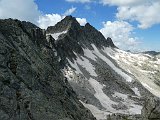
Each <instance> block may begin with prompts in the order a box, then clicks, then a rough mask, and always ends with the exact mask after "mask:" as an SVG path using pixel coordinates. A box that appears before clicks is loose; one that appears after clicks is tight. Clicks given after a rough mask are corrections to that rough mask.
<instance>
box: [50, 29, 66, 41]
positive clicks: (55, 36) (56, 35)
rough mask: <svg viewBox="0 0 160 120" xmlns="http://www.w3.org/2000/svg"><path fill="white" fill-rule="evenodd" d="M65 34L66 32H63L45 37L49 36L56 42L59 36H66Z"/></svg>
mask: <svg viewBox="0 0 160 120" xmlns="http://www.w3.org/2000/svg"><path fill="white" fill-rule="evenodd" d="M66 33H67V30H66V31H63V32H59V33H54V34H47V35H51V36H52V37H53V38H54V39H55V40H57V39H58V37H59V36H60V35H62V34H66Z"/></svg>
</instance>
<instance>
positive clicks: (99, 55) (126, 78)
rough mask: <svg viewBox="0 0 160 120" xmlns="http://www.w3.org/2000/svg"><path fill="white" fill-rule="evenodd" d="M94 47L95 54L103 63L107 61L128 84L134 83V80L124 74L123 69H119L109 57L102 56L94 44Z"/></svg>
mask: <svg viewBox="0 0 160 120" xmlns="http://www.w3.org/2000/svg"><path fill="white" fill-rule="evenodd" d="M92 47H93V48H94V53H95V54H96V55H97V56H98V57H99V58H101V59H102V60H103V61H105V62H106V63H107V64H108V65H109V66H110V67H111V68H112V69H113V70H114V71H115V72H117V73H118V74H119V75H121V76H122V77H123V78H124V79H125V80H126V81H127V82H132V78H131V77H130V76H129V75H127V74H126V73H124V72H123V71H122V70H121V69H119V68H117V67H116V66H115V65H114V64H113V63H112V62H111V61H110V60H109V59H108V58H107V57H105V56H104V55H102V54H101V53H100V52H99V50H98V49H97V47H96V46H95V45H93V44H92Z"/></svg>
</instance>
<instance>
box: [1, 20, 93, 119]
mask: <svg viewBox="0 0 160 120" xmlns="http://www.w3.org/2000/svg"><path fill="white" fill-rule="evenodd" d="M49 45H50V44H49V42H47V40H46V34H45V31H44V30H41V29H40V28H38V27H37V26H35V25H33V24H31V23H27V22H20V21H18V20H12V19H7V20H0V120H94V119H95V118H94V117H93V116H92V114H91V113H90V111H88V110H87V109H85V108H84V107H83V105H82V104H81V103H80V102H79V101H78V99H77V95H76V94H75V92H74V91H73V89H72V88H71V86H70V85H69V84H68V82H67V81H66V80H65V78H64V76H63V74H62V72H61V71H60V64H59V62H58V58H57V57H56V54H55V51H53V50H52V48H51V47H50V46H49Z"/></svg>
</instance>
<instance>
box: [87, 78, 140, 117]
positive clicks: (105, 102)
mask: <svg viewBox="0 0 160 120" xmlns="http://www.w3.org/2000/svg"><path fill="white" fill-rule="evenodd" d="M89 83H90V84H91V86H92V87H93V88H94V90H95V92H96V93H95V94H94V96H95V97H96V98H97V99H98V100H99V101H100V103H101V105H102V106H103V107H104V108H105V109H106V110H103V111H102V110H100V111H99V112H98V113H99V114H103V115H107V114H112V113H122V114H141V109H142V106H141V105H137V104H136V103H135V102H134V101H133V100H131V99H129V98H128V95H126V94H122V93H119V92H115V93H114V94H113V95H112V96H113V97H118V98H121V99H123V101H122V103H123V104H124V105H125V106H126V107H127V109H126V110H123V109H119V110H116V109H114V108H113V107H112V105H119V103H118V102H114V101H112V100H111V99H110V98H109V97H108V96H107V95H106V94H105V93H104V92H103V85H101V84H100V83H99V82H98V81H97V80H95V79H93V78H90V79H89ZM86 107H87V108H88V107H89V106H88V105H87V106H86ZM90 107H91V106H90ZM90 107H89V109H91V111H92V110H93V106H92V107H91V108H90ZM97 109H98V108H97ZM98 113H97V114H98ZM104 113H105V114H104Z"/></svg>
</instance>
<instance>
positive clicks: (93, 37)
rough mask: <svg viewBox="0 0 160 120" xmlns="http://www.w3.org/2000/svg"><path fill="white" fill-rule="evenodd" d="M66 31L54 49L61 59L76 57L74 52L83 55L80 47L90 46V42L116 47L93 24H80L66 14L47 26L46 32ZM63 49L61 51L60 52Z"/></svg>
mask: <svg viewBox="0 0 160 120" xmlns="http://www.w3.org/2000/svg"><path fill="white" fill-rule="evenodd" d="M63 31H67V33H66V34H65V35H60V36H59V38H58V40H57V41H56V49H57V52H58V54H59V55H60V57H61V59H62V60H63V61H65V59H66V58H69V59H71V60H72V59H74V58H76V56H75V54H74V52H75V53H78V54H81V55H83V50H82V47H87V48H91V49H93V48H92V46H91V44H94V45H96V46H97V47H98V48H102V47H103V46H105V47H109V46H110V47H116V46H115V45H114V43H113V42H112V39H111V38H108V39H107V40H106V39H105V37H104V36H103V35H102V33H100V32H99V31H98V30H96V29H95V28H94V27H93V26H91V25H90V24H89V23H87V24H86V25H85V26H80V24H79V23H78V22H77V20H76V19H75V18H74V17H72V16H67V17H66V18H64V19H63V20H62V21H60V22H59V23H57V24H56V25H55V26H50V27H48V28H47V30H46V33H47V34H54V33H59V32H63ZM62 51H63V52H62Z"/></svg>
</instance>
